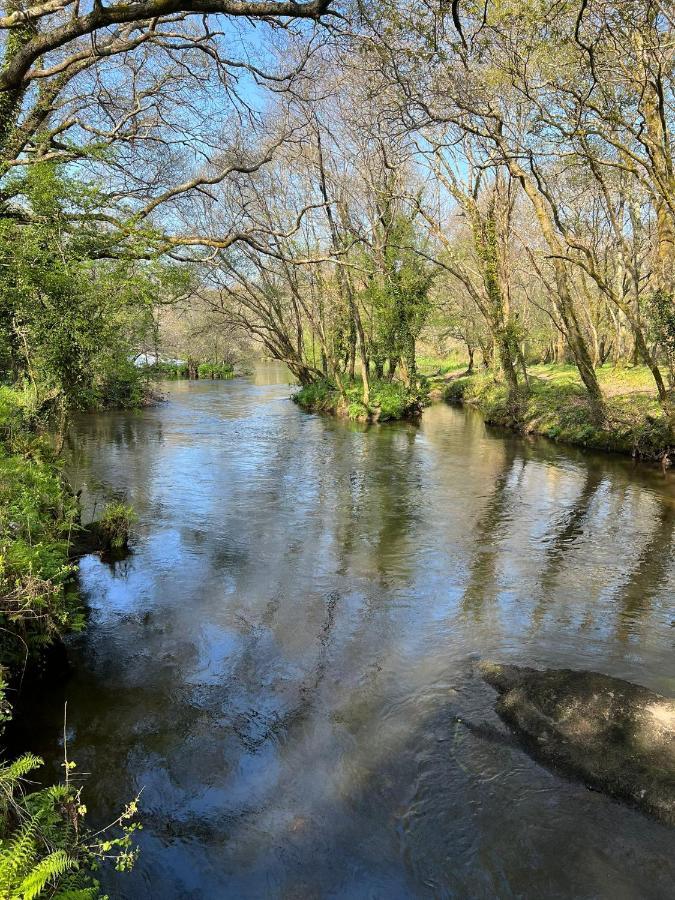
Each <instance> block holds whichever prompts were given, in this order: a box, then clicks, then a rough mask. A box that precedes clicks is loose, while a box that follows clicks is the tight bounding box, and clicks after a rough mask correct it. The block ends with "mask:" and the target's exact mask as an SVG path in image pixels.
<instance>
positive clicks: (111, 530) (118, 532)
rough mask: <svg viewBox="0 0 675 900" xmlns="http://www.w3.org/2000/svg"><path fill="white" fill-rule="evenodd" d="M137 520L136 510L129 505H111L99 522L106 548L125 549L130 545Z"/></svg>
mask: <svg viewBox="0 0 675 900" xmlns="http://www.w3.org/2000/svg"><path fill="white" fill-rule="evenodd" d="M137 518H138V517H137V516H136V513H135V512H134V508H133V507H132V506H129V505H128V504H127V503H120V502H115V503H109V504H108V505H107V506H106V508H105V510H104V511H103V515H102V516H101V519H100V520H99V522H98V530H99V533H100V535H101V537H102V538H103V541H104V543H105V546H106V548H108V549H111V550H122V549H124V548H125V547H126V546H127V545H128V543H129V536H130V534H131V527H132V525H133V523H134V522H135V521H136V520H137Z"/></svg>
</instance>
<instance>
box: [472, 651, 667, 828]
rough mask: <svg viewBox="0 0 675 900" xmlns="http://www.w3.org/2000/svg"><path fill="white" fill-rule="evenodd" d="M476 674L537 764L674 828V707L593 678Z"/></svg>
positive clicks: (517, 671)
mask: <svg viewBox="0 0 675 900" xmlns="http://www.w3.org/2000/svg"><path fill="white" fill-rule="evenodd" d="M480 669H481V674H482V676H483V678H484V679H485V681H487V682H488V684H490V685H492V686H493V687H494V688H496V690H497V691H498V693H499V698H498V700H497V704H496V709H497V712H498V713H499V715H500V716H501V718H502V719H503V720H504V721H505V722H506V723H507V724H508V725H509V726H510V727H511V728H513V729H514V731H515V732H516V734H517V735H518V737H519V738H520V740H521V742H522V743H523V745H524V746H525V747H526V749H528V750H529V751H530V752H531V753H532V755H533V756H535V757H536V758H537V759H538V760H539V761H541V762H543V763H545V764H546V765H548V766H550V767H551V768H552V769H554V770H555V771H558V772H561V773H563V774H566V775H570V776H574V777H577V778H580V779H582V780H583V781H584V782H585V783H586V784H587V785H588V787H590V788H593V789H595V790H599V791H603V792H604V793H606V794H609V795H610V796H612V797H614V798H616V799H618V800H623V801H625V802H628V803H630V804H631V805H634V806H636V807H639V808H640V809H641V810H643V811H644V812H646V813H648V814H649V815H652V816H654V817H655V818H657V819H658V820H660V821H661V822H664V823H666V824H668V825H675V700H673V699H670V698H667V697H662V696H660V695H659V694H656V693H654V692H653V691H650V690H648V689H647V688H644V687H642V686H640V685H637V684H631V683H630V682H627V681H622V680H621V679H618V678H610V677H609V676H608V675H602V674H599V673H597V672H574V671H572V670H569V669H551V670H545V671H538V670H536V669H528V668H521V667H518V666H506V665H504V666H502V665H499V664H497V663H493V662H485V663H483V664H481V667H480Z"/></svg>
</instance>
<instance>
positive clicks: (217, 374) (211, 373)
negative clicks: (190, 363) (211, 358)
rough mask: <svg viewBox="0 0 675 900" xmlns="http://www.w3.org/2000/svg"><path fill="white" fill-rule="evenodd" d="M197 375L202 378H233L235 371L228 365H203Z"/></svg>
mask: <svg viewBox="0 0 675 900" xmlns="http://www.w3.org/2000/svg"><path fill="white" fill-rule="evenodd" d="M197 374H198V375H199V377H200V378H233V377H234V369H233V368H232V366H230V365H228V364H227V363H202V364H201V366H199V368H198V369H197Z"/></svg>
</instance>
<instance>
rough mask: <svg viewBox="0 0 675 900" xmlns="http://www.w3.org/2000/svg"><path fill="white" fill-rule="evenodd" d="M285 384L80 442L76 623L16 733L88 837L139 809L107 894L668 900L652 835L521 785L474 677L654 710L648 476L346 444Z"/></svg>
mask: <svg viewBox="0 0 675 900" xmlns="http://www.w3.org/2000/svg"><path fill="white" fill-rule="evenodd" d="M289 391H290V389H289V387H288V383H287V381H285V380H284V376H283V373H279V372H276V370H275V371H271V370H270V367H267V373H266V374H264V373H260V372H258V374H257V376H256V377H255V378H252V379H239V380H234V381H229V382H224V383H217V382H216V383H209V382H207V383H192V384H182V385H179V386H176V387H173V386H172V387H171V388H170V393H169V399H168V401H167V402H166V403H165V404H161V405H160V406H158V407H155V408H153V409H151V410H145V411H143V412H142V413H140V414H131V413H130V414H127V413H107V414H103V415H99V416H90V417H83V418H81V419H80V420H79V421H78V423H77V425H76V429H75V432H74V434H73V436H72V439H73V444H72V467H71V469H72V472H73V477H74V479H75V480H76V481H77V482H78V486H81V487H83V497H85V500H86V502H87V504H88V506H89V508H90V509H91V508H93V506H94V505H95V504H99V503H102V502H103V501H104V499H105V498H106V497H109V496H116V495H121V494H126V495H128V497H129V499H130V500H131V501H132V502H133V503H134V505H135V506H136V509H137V511H138V513H139V517H140V520H139V526H138V535H137V539H136V549H135V554H134V555H133V557H132V558H130V559H129V560H127V561H125V562H124V563H121V564H117V565H115V566H114V567H107V566H105V565H103V564H102V563H101V562H100V561H99V560H97V559H96V558H93V557H88V558H86V559H85V560H83V565H82V572H81V582H82V587H83V590H84V593H85V595H86V597H87V600H88V603H89V605H90V610H91V612H90V624H89V627H88V629H87V630H86V632H85V633H83V634H82V635H79V636H77V637H76V638H74V639H73V640H72V641H71V642H70V644H69V655H70V659H71V663H72V668H71V675H70V678H69V679H68V680H67V681H66V682H65V683H60V684H59V683H57V684H48V685H42V686H41V687H40V689H39V695H38V696H37V697H35V698H34V699H33V700H32V702H31V701H29V699H28V698H26V703H25V707H26V713H25V714H24V716H23V717H22V720H21V722H20V723H19V725H20V728H21V729H22V730H21V731H20V732H18V733H17V734H16V735H15V741H16V743H17V744H18V745H20V744H23V746H24V747H30V748H31V749H32V750H34V751H36V752H39V753H41V754H42V755H43V756H45V758H46V760H47V770H48V771H47V773H46V774H48V775H49V777H55V776H56V777H58V774H59V773H60V763H61V760H62V748H61V747H60V745H59V741H60V740H61V737H60V736H61V731H62V726H63V704H64V702H65V700H66V699H67V701H68V735H69V749H70V752H71V754H72V756H73V757H74V758H75V759H76V760H77V762H78V770H79V771H81V772H86V773H89V774H88V775H87V776H86V800H87V806H88V808H89V809H90V812H91V816H92V819H93V821H95V822H104V821H105V820H107V819H109V818H110V817H111V816H112V815H113V814H114V812H115V811H116V810H118V809H119V807H120V805H121V804H123V803H124V802H125V801H126V800H127V799H128V798H130V797H131V796H133V795H134V794H135V793H136V792H137V791H138V790H139V789H141V788H143V795H142V804H141V806H142V814H143V819H144V822H145V829H144V831H143V832H142V836H141V844H142V854H141V858H140V860H139V863H138V864H137V867H136V868H135V870H134V871H133V872H132V873H130V874H128V875H125V876H122V877H117V878H115V879H114V880H110V881H109V882H107V884H106V887H107V889H108V890H109V892H110V893H111V894H112V896H114V897H128V898H140V897H145V896H148V895H150V896H162V895H164V896H167V897H177V898H197V897H205V896H206V897H213V898H220V897H223V898H249V897H250V898H259V897H280V898H291V897H298V898H299V897H302V898H309V897H328V896H330V897H345V898H352V897H375V898H380V897H382V898H398V897H401V898H403V897H418V896H419V897H427V896H428V897H462V898H464V897H476V898H480V897H486V898H487V897H495V896H498V897H527V898H530V897H531V898H540V897H570V896H574V897H575V898H591V897H598V896H609V895H616V896H617V897H622V898H623V897H626V898H632V897H654V898H660V897H664V898H665V897H667V896H670V894H671V891H672V884H673V879H674V878H675V862H674V860H675V854H674V853H673V850H674V849H675V836H674V833H673V832H672V831H669V830H668V829H665V828H664V827H663V826H660V825H658V824H656V823H654V822H651V821H650V820H648V819H646V818H645V817H643V816H642V815H640V814H639V813H637V812H635V811H634V810H630V809H627V808H624V807H622V806H620V805H618V804H616V803H613V802H612V801H610V800H608V799H607V798H605V797H603V796H601V795H599V794H594V793H590V792H588V791H586V790H585V789H584V787H583V786H582V785H580V784H575V783H573V782H569V781H566V780H563V779H560V778H557V777H556V776H555V775H553V774H551V773H550V772H548V771H547V770H545V769H543V768H541V767H540V766H538V765H536V763H534V762H533V761H532V760H530V759H529V757H527V756H526V755H525V754H524V753H523V752H522V751H521V750H520V749H518V747H517V746H515V745H514V744H513V742H512V741H511V739H510V736H509V735H508V734H507V733H506V732H505V731H504V729H503V727H502V726H501V725H500V723H499V720H498V719H497V717H496V715H495V714H494V711H493V704H494V695H493V692H492V690H491V689H490V688H488V687H487V686H486V685H485V684H484V683H483V682H482V681H481V679H480V678H479V677H478V676H477V674H476V671H475V663H476V661H477V660H478V659H480V658H481V657H484V656H491V657H496V658H499V659H503V660H505V661H513V662H517V663H519V664H523V665H536V666H551V667H565V666H568V667H572V668H590V669H595V670H599V671H605V672H607V673H608V674H611V675H616V676H618V677H622V678H627V679H629V680H633V681H637V682H639V683H643V684H645V685H647V686H648V687H651V688H653V689H655V690H659V691H661V692H663V693H668V694H675V654H673V640H674V637H673V635H674V632H673V610H672V600H673V596H674V593H675V561H674V559H673V552H672V532H673V511H674V510H675V489H674V483H673V479H672V477H670V476H667V477H663V476H662V475H661V474H660V473H656V472H651V471H649V470H641V469H634V468H631V466H630V463H625V462H624V461H622V460H618V459H617V460H614V459H612V458H606V459H605V458H602V457H599V456H586V455H584V454H581V453H578V452H577V451H568V450H565V449H563V448H560V447H557V446H556V445H553V444H549V443H547V442H539V441H535V442H525V441H522V440H519V439H517V438H515V437H513V436H511V435H502V434H499V433H496V432H493V431H490V430H488V429H486V428H485V426H484V425H483V424H482V422H481V421H480V419H479V418H477V417H476V416H473V415H471V414H466V413H464V412H461V411H459V410H455V409H451V408H449V407H445V406H436V407H433V408H432V409H430V410H428V411H427V412H426V413H425V415H424V418H423V420H422V424H421V425H420V426H411V425H409V424H403V425H393V426H382V427H372V428H368V429H361V428H351V427H350V426H349V425H348V424H346V423H342V422H336V421H333V420H330V419H324V418H320V417H316V416H309V415H306V414H304V413H302V412H301V411H300V410H298V409H297V408H296V407H295V406H294V405H293V404H291V403H289V402H288V399H287V398H288V394H289Z"/></svg>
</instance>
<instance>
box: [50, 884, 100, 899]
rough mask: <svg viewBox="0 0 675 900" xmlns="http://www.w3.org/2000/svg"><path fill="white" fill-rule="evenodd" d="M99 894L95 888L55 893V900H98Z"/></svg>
mask: <svg viewBox="0 0 675 900" xmlns="http://www.w3.org/2000/svg"><path fill="white" fill-rule="evenodd" d="M99 896H100V894H99V893H98V891H97V889H96V888H93V887H91V888H79V889H74V890H68V889H66V890H65V891H57V892H56V894H55V895H54V897H55V898H56V900H98V898H99Z"/></svg>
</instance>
